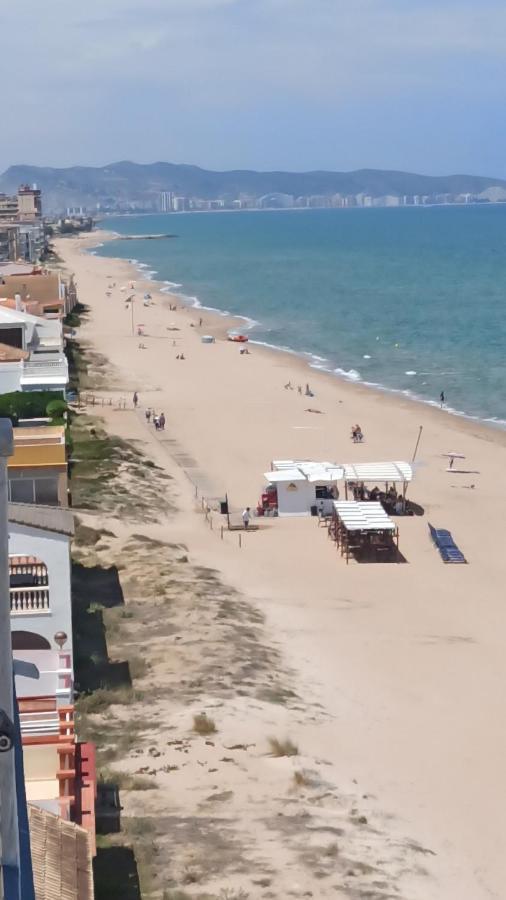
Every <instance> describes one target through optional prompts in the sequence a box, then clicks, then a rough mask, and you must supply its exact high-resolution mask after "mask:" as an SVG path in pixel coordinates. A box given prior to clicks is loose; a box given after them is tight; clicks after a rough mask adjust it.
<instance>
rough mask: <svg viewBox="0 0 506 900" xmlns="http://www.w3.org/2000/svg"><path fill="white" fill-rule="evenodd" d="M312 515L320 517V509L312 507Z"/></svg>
mask: <svg viewBox="0 0 506 900" xmlns="http://www.w3.org/2000/svg"><path fill="white" fill-rule="evenodd" d="M311 515H312V516H317V515H318V507H317V506H316V505H315V506H312V507H311Z"/></svg>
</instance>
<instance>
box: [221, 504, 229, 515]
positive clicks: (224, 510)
mask: <svg viewBox="0 0 506 900" xmlns="http://www.w3.org/2000/svg"><path fill="white" fill-rule="evenodd" d="M220 513H221V515H222V516H226V515H227V514H228V503H227V501H226V500H220Z"/></svg>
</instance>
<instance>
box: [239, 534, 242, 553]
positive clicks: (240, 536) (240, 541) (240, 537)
mask: <svg viewBox="0 0 506 900" xmlns="http://www.w3.org/2000/svg"><path fill="white" fill-rule="evenodd" d="M241 547H242V534H241V533H240V532H239V549H240V548H241Z"/></svg>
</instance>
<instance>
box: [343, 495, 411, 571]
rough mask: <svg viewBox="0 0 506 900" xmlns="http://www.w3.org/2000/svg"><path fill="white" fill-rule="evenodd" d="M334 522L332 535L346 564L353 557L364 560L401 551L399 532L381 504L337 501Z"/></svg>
mask: <svg viewBox="0 0 506 900" xmlns="http://www.w3.org/2000/svg"><path fill="white" fill-rule="evenodd" d="M333 506H334V519H333V522H332V524H331V525H330V526H329V533H330V534H331V536H332V537H333V538H334V540H335V541H336V545H337V547H339V548H340V549H341V556H346V562H347V563H348V562H349V558H350V556H351V555H352V554H355V555H357V556H359V557H360V556H363V557H370V556H371V555H375V556H376V557H377V556H378V555H383V554H388V555H390V556H391V555H393V553H394V552H397V553H398V550H399V529H398V528H397V526H396V525H395V524H394V522H392V520H391V519H390V518H389V516H388V515H387V514H386V512H385V510H384V509H383V506H382V505H381V503H375V502H372V501H370V500H369V501H362V502H360V501H357V500H336V501H334V504H333Z"/></svg>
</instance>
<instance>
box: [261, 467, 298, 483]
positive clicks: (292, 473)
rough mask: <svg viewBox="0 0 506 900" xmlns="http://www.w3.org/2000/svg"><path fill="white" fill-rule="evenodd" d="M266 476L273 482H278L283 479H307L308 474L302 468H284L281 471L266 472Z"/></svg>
mask: <svg viewBox="0 0 506 900" xmlns="http://www.w3.org/2000/svg"><path fill="white" fill-rule="evenodd" d="M264 478H265V479H266V480H267V481H270V482H272V484H278V483H279V482H281V481H305V480H306V476H305V475H303V474H302V472H301V471H300V469H282V470H281V471H280V472H264Z"/></svg>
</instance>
